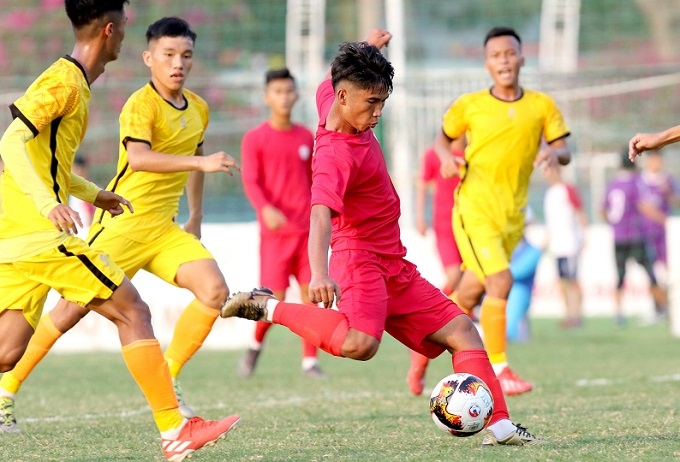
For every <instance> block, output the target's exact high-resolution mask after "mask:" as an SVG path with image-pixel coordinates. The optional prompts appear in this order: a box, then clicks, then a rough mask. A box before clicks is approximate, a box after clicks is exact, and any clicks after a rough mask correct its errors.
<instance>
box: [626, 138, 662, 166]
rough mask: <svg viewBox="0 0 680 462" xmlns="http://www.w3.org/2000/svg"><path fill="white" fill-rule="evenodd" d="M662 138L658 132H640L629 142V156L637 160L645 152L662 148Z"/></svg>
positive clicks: (633, 160)
mask: <svg viewBox="0 0 680 462" xmlns="http://www.w3.org/2000/svg"><path fill="white" fill-rule="evenodd" d="M662 147H663V146H662V140H661V137H660V136H659V134H658V133H638V134H637V135H635V136H634V137H632V138H631V139H630V141H629V142H628V158H629V159H630V161H631V162H635V158H636V157H637V156H641V155H642V153H643V152H645V151H649V150H654V149H660V148H662Z"/></svg>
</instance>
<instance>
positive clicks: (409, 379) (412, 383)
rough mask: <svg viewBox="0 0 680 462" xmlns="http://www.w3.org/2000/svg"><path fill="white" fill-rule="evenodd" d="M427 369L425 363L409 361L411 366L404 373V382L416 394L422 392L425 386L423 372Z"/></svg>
mask: <svg viewBox="0 0 680 462" xmlns="http://www.w3.org/2000/svg"><path fill="white" fill-rule="evenodd" d="M426 371H427V363H425V365H423V364H421V363H418V362H416V361H413V360H412V361H411V367H409V369H408V373H407V374H406V383H407V384H408V388H409V389H410V390H411V393H413V394H414V395H416V396H420V395H421V394H423V389H424V388H425V372H426Z"/></svg>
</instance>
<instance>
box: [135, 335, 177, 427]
mask: <svg viewBox="0 0 680 462" xmlns="http://www.w3.org/2000/svg"><path fill="white" fill-rule="evenodd" d="M123 359H124V360H125V365H126V366H127V368H128V370H129V371H130V374H131V375H132V378H133V379H135V382H137V385H139V388H140V389H141V390H142V393H143V394H144V396H145V397H146V400H147V402H148V403H149V407H151V411H152V412H153V418H154V420H155V421H156V426H157V427H158V430H159V431H161V432H165V431H168V430H172V429H175V428H179V427H180V425H182V422H184V418H183V417H182V414H180V413H179V410H178V404H177V398H176V397H175V392H174V390H173V388H172V379H171V378H170V371H169V370H168V365H167V363H166V362H165V359H163V352H162V351H161V346H160V344H159V343H158V340H156V339H155V338H153V339H145V340H137V341H136V342H132V343H129V344H127V345H124V346H123Z"/></svg>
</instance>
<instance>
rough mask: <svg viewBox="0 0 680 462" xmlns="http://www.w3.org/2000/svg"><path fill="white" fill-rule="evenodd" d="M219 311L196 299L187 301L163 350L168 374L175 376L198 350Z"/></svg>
mask: <svg viewBox="0 0 680 462" xmlns="http://www.w3.org/2000/svg"><path fill="white" fill-rule="evenodd" d="M219 314H220V313H219V311H218V310H214V309H212V308H210V307H208V306H206V305H204V304H203V303H201V302H199V301H198V300H194V301H192V302H191V303H189V306H187V307H186V308H185V310H184V311H183V312H182V314H181V315H180V317H179V319H178V320H177V324H175V333H174V334H173V336H172V341H171V342H170V345H168V348H167V349H166V350H165V359H166V361H167V362H168V367H169V368H170V376H171V377H172V378H173V379H174V378H177V376H178V375H179V372H180V371H181V370H182V366H184V364H186V362H187V361H189V359H191V357H192V356H193V355H194V353H196V351H198V349H199V348H200V347H201V345H203V341H204V340H205V338H206V337H207V336H208V334H209V333H210V330H211V329H212V326H213V324H215V320H216V319H217V317H218V316H219Z"/></svg>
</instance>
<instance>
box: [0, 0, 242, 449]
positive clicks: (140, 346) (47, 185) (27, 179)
mask: <svg viewBox="0 0 680 462" xmlns="http://www.w3.org/2000/svg"><path fill="white" fill-rule="evenodd" d="M127 3H128V2H127V0H66V2H65V6H66V13H67V15H68V17H69V19H70V20H71V23H72V25H73V30H74V34H75V38H76V44H75V47H74V49H73V52H72V53H71V55H67V56H65V57H63V58H60V59H59V60H58V61H57V62H55V63H54V64H53V65H52V66H51V67H49V68H48V69H47V70H46V71H45V72H43V74H42V75H41V76H40V77H38V79H37V80H36V81H35V82H33V84H31V86H30V87H29V88H28V89H27V90H26V93H25V94H24V95H23V96H22V97H20V98H19V99H18V100H17V101H15V102H14V104H12V105H11V111H12V114H13V116H14V120H13V122H12V123H11V125H10V126H9V128H8V129H7V130H6V132H5V133H4V135H3V136H2V139H1V140H0V152H1V153H2V157H3V160H4V162H5V173H4V174H3V179H2V197H3V198H4V201H3V212H2V214H0V372H7V371H9V370H11V369H12V368H13V367H15V365H16V364H17V362H18V361H19V359H20V358H21V357H22V355H23V354H24V351H25V350H26V347H27V344H28V343H29V340H30V339H31V338H32V337H33V336H34V329H35V328H36V326H37V325H38V321H39V319H41V318H40V316H41V313H42V309H43V304H44V302H45V298H46V296H47V293H48V291H49V289H50V288H53V289H55V290H57V291H58V292H59V293H60V294H61V295H62V297H63V298H64V300H65V301H66V300H68V302H64V303H72V304H74V306H75V307H77V310H78V311H79V312H80V311H82V310H84V309H89V310H93V311H96V312H98V313H100V314H101V315H102V316H104V317H106V318H107V319H109V320H111V321H112V322H113V323H114V324H115V325H116V327H117V328H118V333H119V337H120V340H121V344H122V349H123V358H124V360H125V363H126V365H127V367H128V369H129V370H130V373H131V374H132V376H133V378H134V379H135V381H136V382H137V384H138V385H139V387H140V388H141V390H142V392H143V393H144V395H145V397H146V398H147V401H148V403H149V405H150V407H151V410H152V412H153V415H154V420H155V421H156V424H157V426H158V429H159V431H160V432H161V444H162V448H163V453H164V456H165V457H166V458H167V459H168V460H182V459H184V458H185V457H186V456H187V455H189V454H191V453H192V452H193V451H195V450H196V449H199V448H201V447H203V446H205V445H206V444H210V443H212V442H214V441H215V440H217V439H218V438H220V437H223V436H224V435H225V434H226V433H227V432H228V431H229V430H230V429H231V428H232V427H233V426H234V425H235V424H236V423H237V422H238V420H239V417H238V416H236V415H234V416H229V417H227V418H224V419H222V420H219V421H204V420H203V419H201V418H199V417H195V418H192V419H190V420H187V419H185V418H184V417H183V416H182V414H181V413H180V411H179V409H178V407H179V406H178V402H177V398H176V397H175V394H174V392H173V387H172V381H171V378H170V371H169V369H168V364H167V363H166V361H165V359H164V357H163V353H162V351H161V349H160V345H159V343H158V341H157V340H156V338H155V337H154V333H153V329H152V326H151V316H150V312H149V308H148V306H147V305H146V304H145V303H144V302H143V301H142V300H141V298H140V297H139V294H138V292H137V290H136V289H135V288H134V286H133V285H132V284H131V283H130V280H129V279H128V278H127V277H126V275H125V273H124V272H123V270H122V269H120V268H119V267H118V266H117V265H116V264H115V263H114V262H113V261H112V260H111V258H110V257H109V256H108V255H107V254H106V253H104V252H103V251H101V250H96V249H94V248H91V247H89V246H88V245H87V244H86V243H85V242H84V241H82V240H81V239H79V238H76V237H75V236H74V235H73V234H74V233H75V232H76V231H77V227H78V226H82V224H81V222H80V218H79V216H78V214H77V213H76V212H74V211H73V210H72V209H71V208H70V207H69V206H68V205H66V203H67V199H68V196H69V194H73V195H74V196H76V197H78V198H80V199H83V200H87V201H89V202H91V203H93V204H94V205H96V206H97V207H99V208H101V209H103V210H105V211H108V212H110V215H111V216H118V218H122V217H124V216H129V214H123V206H126V207H127V208H128V209H130V212H132V211H133V210H132V207H131V205H130V203H129V202H128V201H127V200H126V199H124V198H123V197H122V196H120V195H118V194H117V193H114V192H111V191H104V190H101V189H100V188H98V187H97V186H96V185H94V184H93V183H90V182H88V181H86V180H84V179H83V178H81V177H79V176H77V175H75V174H73V173H72V172H71V166H72V163H73V159H74V157H75V153H76V150H77V148H78V146H79V144H80V142H81V140H82V138H83V136H84V134H85V128H86V126H87V116H88V103H89V99H90V84H91V83H92V82H94V81H95V80H96V79H97V78H98V77H99V76H100V75H101V74H102V73H103V72H104V67H105V65H106V64H107V63H108V62H110V61H113V60H115V59H116V58H117V57H118V54H119V52H120V48H121V44H122V41H123V38H124V36H125V23H126V15H125V8H124V6H125V4H127ZM45 319H49V316H48V317H44V318H43V321H44V320H45ZM41 326H42V328H38V332H37V333H36V334H35V336H36V337H40V336H41V335H42V336H44V335H45V332H43V333H42V334H41V333H40V331H41V330H42V331H46V330H47V331H49V330H55V327H54V324H53V323H50V322H47V323H44V322H41ZM47 335H50V333H47ZM31 354H40V352H37V353H36V352H35V351H33V352H31V351H29V352H28V353H26V355H24V357H28V356H30V355H31ZM9 376H10V377H11V374H10V375H9ZM5 377H7V374H5V375H3V379H4V378H5ZM12 410H13V394H12V393H11V392H7V391H6V390H4V391H3V392H2V393H0V426H2V427H3V429H2V430H3V431H8V430H9V431H12V425H11V424H12V420H13V416H12ZM8 424H9V425H8Z"/></svg>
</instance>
